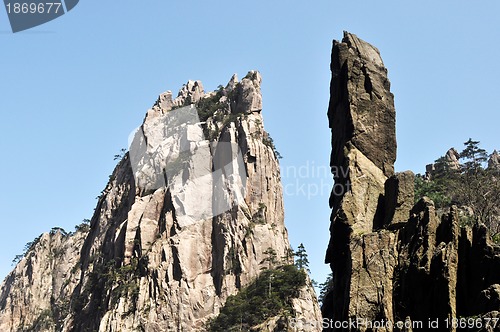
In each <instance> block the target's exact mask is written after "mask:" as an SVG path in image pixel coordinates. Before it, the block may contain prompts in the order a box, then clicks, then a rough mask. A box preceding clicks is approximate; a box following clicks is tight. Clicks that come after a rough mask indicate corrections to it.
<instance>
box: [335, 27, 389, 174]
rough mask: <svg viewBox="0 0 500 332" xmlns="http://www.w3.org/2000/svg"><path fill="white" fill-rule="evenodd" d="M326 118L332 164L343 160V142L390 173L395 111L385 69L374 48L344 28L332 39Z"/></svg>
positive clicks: (342, 162)
mask: <svg viewBox="0 0 500 332" xmlns="http://www.w3.org/2000/svg"><path fill="white" fill-rule="evenodd" d="M331 70H332V81H331V85H330V94H331V95H330V105H329V108H328V118H329V120H330V128H332V133H334V134H333V135H332V155H331V158H332V165H343V164H344V161H343V159H344V156H345V154H344V153H343V150H344V147H345V145H346V142H349V141H350V142H351V143H352V144H353V145H354V146H355V147H356V148H357V149H358V150H359V151H360V152H361V153H362V154H364V155H365V156H366V157H367V158H368V159H370V160H371V161H372V162H373V163H374V164H375V166H377V167H378V168H380V169H381V170H382V171H383V173H384V174H385V176H391V175H393V173H394V162H395V160H396V132H395V128H396V127H395V122H396V112H395V108H394V97H393V95H392V93H391V92H390V82H389V80H388V79H387V69H386V68H385V67H384V63H383V62H382V58H381V57H380V53H379V51H378V49H377V48H375V47H374V46H372V45H370V44H368V43H366V42H364V41H362V40H360V39H359V38H358V37H357V36H355V35H353V34H350V33H347V32H344V38H343V39H342V42H338V41H334V42H333V51H332V62H331Z"/></svg>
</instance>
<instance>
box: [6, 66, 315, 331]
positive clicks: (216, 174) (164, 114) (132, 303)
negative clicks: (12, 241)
mask: <svg viewBox="0 0 500 332" xmlns="http://www.w3.org/2000/svg"><path fill="white" fill-rule="evenodd" d="M260 84H261V76H260V74H259V73H258V72H256V71H252V72H250V73H249V74H248V75H247V76H246V77H245V78H243V79H242V80H241V81H238V79H237V77H236V76H233V78H231V80H230V82H229V83H228V84H227V86H226V87H222V86H220V87H219V89H218V90H217V91H213V92H208V93H206V92H205V91H204V89H203V85H202V83H201V82H200V81H189V82H188V83H187V84H186V85H184V86H183V87H182V89H181V90H180V91H179V94H178V96H177V97H176V98H173V97H172V93H171V92H170V91H167V92H165V93H163V94H161V95H160V96H159V98H158V100H157V101H156V103H155V104H154V106H153V107H152V108H151V109H150V110H148V112H147V114H146V117H145V119H144V122H143V124H142V125H141V126H140V127H139V128H138V130H137V131H136V133H135V136H134V139H133V141H132V143H131V146H130V151H129V152H128V153H126V154H125V155H124V156H123V158H122V159H121V161H120V162H119V163H118V165H117V166H116V168H115V170H114V171H113V174H112V175H111V176H110V180H109V183H108V184H107V186H106V187H105V189H104V190H103V192H102V194H101V195H100V197H99V199H98V203H97V206H96V208H95V212H94V215H93V216H92V219H91V220H90V223H89V225H82V226H81V227H79V229H78V231H76V232H74V233H70V234H67V233H66V232H64V231H62V230H58V229H55V230H54V231H52V232H51V233H47V234H43V235H42V236H41V237H40V238H39V239H37V240H36V241H34V242H33V244H32V245H31V246H30V248H29V250H28V251H27V252H26V254H25V256H24V257H23V258H22V259H21V260H20V262H19V263H18V264H17V266H16V267H15V269H14V270H13V271H12V272H11V273H10V274H9V275H8V277H7V278H6V279H5V280H4V282H3V283H2V285H1V287H0V330H1V331H5V332H7V331H117V332H118V331H155V332H156V331H205V330H207V329H208V325H207V324H208V321H209V319H212V318H214V317H216V316H217V314H218V313H219V312H220V310H221V308H222V307H223V306H224V304H225V302H226V300H227V299H228V297H229V296H231V295H234V294H237V293H238V292H239V291H240V290H241V289H243V288H245V286H247V285H249V284H250V283H251V282H252V281H253V280H255V279H256V278H257V277H258V276H259V275H260V274H261V273H263V270H265V269H270V268H273V267H275V266H278V265H286V264H292V263H293V256H292V255H291V253H290V244H289V242H288V236H287V230H286V228H285V225H284V211H283V198H282V188H281V182H280V170H279V164H278V160H277V155H276V151H275V149H274V145H273V143H272V140H271V139H270V137H269V135H268V133H267V132H266V131H265V130H264V127H263V118H262V114H261V113H262V109H263V107H262V96H261V92H260ZM270 253H272V256H273V257H272V258H273V259H269V256H270ZM296 295H297V296H295V297H294V298H292V299H289V304H290V309H291V311H292V312H287V316H286V317H285V313H283V312H276V313H274V317H270V318H269V319H268V320H267V321H266V322H263V323H262V324H261V325H260V326H259V327H256V328H255V330H259V331H273V330H275V329H277V328H278V323H277V322H278V321H281V322H282V321H283V319H285V321H286V319H288V318H290V317H294V318H296V319H303V320H306V321H316V320H319V319H320V317H321V316H320V311H319V307H318V304H317V301H316V298H315V295H314V290H313V289H312V286H311V284H310V281H309V280H308V279H307V283H306V284H305V286H303V287H302V288H301V289H300V290H299V292H298V293H297V294H296Z"/></svg>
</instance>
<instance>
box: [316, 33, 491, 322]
mask: <svg viewBox="0 0 500 332" xmlns="http://www.w3.org/2000/svg"><path fill="white" fill-rule="evenodd" d="M331 70H332V82H331V98H330V105H329V109H328V118H329V121H330V127H331V129H332V155H331V166H332V171H333V175H334V180H335V186H334V189H333V190H332V195H331V197H330V207H331V208H332V215H331V226H330V233H331V238H330V243H329V246H328V249H327V253H326V263H329V264H330V266H331V269H332V273H333V281H332V285H333V286H332V289H331V290H330V293H329V294H328V295H327V296H326V297H325V301H324V302H323V307H322V312H323V316H324V317H325V318H327V319H329V321H330V324H327V325H328V327H327V328H325V331H411V330H427V329H430V328H433V327H434V326H429V325H428V324H429V320H431V321H435V320H437V321H438V322H439V326H438V328H437V330H438V331H439V330H441V331H455V330H457V329H456V328H454V327H453V326H452V325H451V324H449V326H445V324H446V322H447V320H448V322H452V321H453V320H456V319H459V318H460V317H472V316H474V317H480V318H481V317H482V318H484V317H496V316H498V311H499V310H500V307H499V306H498V305H499V304H498V300H497V299H498V284H499V282H500V270H499V269H500V248H499V247H498V246H495V245H493V244H492V243H491V241H490V240H489V237H488V234H487V232H486V229H485V227H484V226H480V225H476V226H474V228H472V229H471V228H461V227H459V215H458V208H456V207H452V208H451V209H450V210H449V211H448V212H447V213H444V214H442V216H441V217H438V214H437V213H436V210H435V207H434V203H433V202H432V201H431V200H429V199H428V198H422V199H421V200H420V201H419V202H418V203H417V204H415V205H414V175H413V173H412V172H409V171H407V172H403V173H396V174H394V166H393V165H394V161H395V159H396V142H395V122H394V119H395V110H394V104H393V96H392V94H391V92H390V84H389V81H388V79H387V70H386V69H385V67H384V65H383V62H382V60H381V58H380V54H379V52H378V50H377V49H376V48H375V47H373V46H371V45H370V44H368V43H366V42H364V41H362V40H360V39H359V38H357V37H356V36H355V35H352V34H350V33H344V38H343V40H342V42H337V41H334V43H333V51H332V64H331ZM446 162H447V163H448V164H449V166H450V167H458V166H459V164H458V154H457V153H456V151H454V150H450V151H448V153H447V156H446ZM339 188H342V189H343V190H339ZM473 271H474V272H473ZM351 322H354V323H351ZM384 322H385V323H384ZM388 322H389V323H388ZM405 322H406V325H407V326H405ZM481 322H482V323H483V326H484V323H485V322H486V320H482V321H481ZM350 323H351V324H350ZM419 324H423V325H419ZM470 327H471V329H470V330H471V331H479V330H481V328H482V327H479V325H478V324H476V325H475V326H470ZM498 329H500V325H499V326H498V327H497V328H496V330H495V331H497V330H498ZM486 330H488V331H490V330H491V331H493V327H492V326H490V327H489V329H486ZM486 330H485V331H486Z"/></svg>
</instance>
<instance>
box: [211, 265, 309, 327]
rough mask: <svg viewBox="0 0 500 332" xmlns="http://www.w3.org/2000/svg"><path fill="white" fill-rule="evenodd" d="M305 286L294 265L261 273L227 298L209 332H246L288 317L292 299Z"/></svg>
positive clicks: (302, 273)
mask: <svg viewBox="0 0 500 332" xmlns="http://www.w3.org/2000/svg"><path fill="white" fill-rule="evenodd" d="M305 284H306V273H305V271H304V270H300V269H298V268H297V267H296V266H294V265H285V266H282V267H278V268H276V269H268V270H265V271H263V272H262V273H261V274H260V276H259V277H258V278H257V279H256V280H255V281H253V282H252V283H251V284H250V285H248V286H247V287H245V288H242V289H241V290H240V291H239V292H238V294H236V295H232V296H230V297H229V298H228V299H227V301H226V304H225V305H224V307H223V308H222V310H221V312H220V314H219V316H217V318H215V319H214V320H213V321H211V322H210V324H209V331H213V332H215V331H250V328H251V327H253V326H256V325H259V324H261V323H263V322H264V321H265V320H266V319H268V318H271V317H275V316H284V317H286V316H291V315H292V311H293V309H292V302H291V300H292V299H293V298H296V297H298V295H299V291H300V288H301V287H303V286H304V285H305Z"/></svg>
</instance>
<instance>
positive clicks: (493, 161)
mask: <svg viewBox="0 0 500 332" xmlns="http://www.w3.org/2000/svg"><path fill="white" fill-rule="evenodd" d="M488 168H490V169H496V170H500V154H498V151H497V150H495V151H493V153H492V154H491V156H490V159H488Z"/></svg>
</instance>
